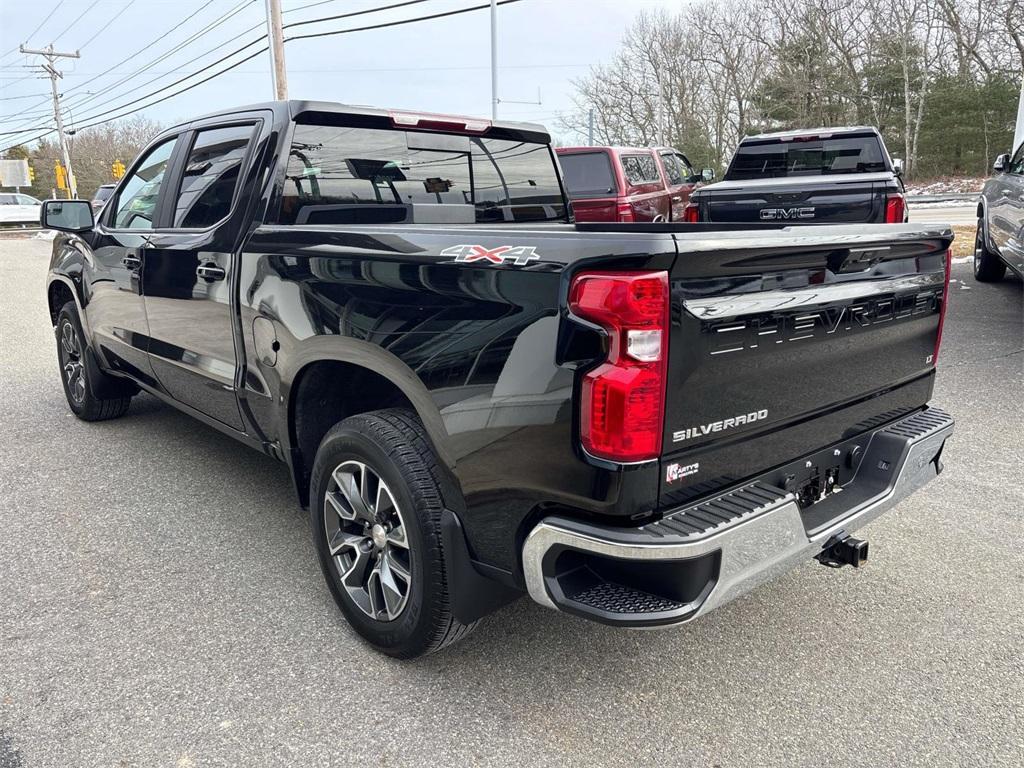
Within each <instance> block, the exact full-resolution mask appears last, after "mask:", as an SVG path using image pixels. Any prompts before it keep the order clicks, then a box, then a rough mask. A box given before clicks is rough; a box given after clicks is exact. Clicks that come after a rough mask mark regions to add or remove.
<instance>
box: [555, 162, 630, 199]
mask: <svg viewBox="0 0 1024 768" xmlns="http://www.w3.org/2000/svg"><path fill="white" fill-rule="evenodd" d="M558 162H559V164H560V165H561V166H562V176H563V178H564V179H565V186H566V187H567V188H568V190H569V197H571V198H574V199H575V198H582V197H601V196H603V195H614V194H616V184H615V174H614V173H612V163H611V160H609V159H608V155H607V153H605V152H580V153H578V154H571V155H559V156H558Z"/></svg>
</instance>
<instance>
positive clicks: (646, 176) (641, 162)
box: [620, 154, 662, 187]
mask: <svg viewBox="0 0 1024 768" xmlns="http://www.w3.org/2000/svg"><path fill="white" fill-rule="evenodd" d="M620 162H621V163H622V172H623V173H624V174H625V176H626V181H627V182H629V183H630V184H631V185H632V186H634V187H639V186H642V185H644V184H661V183H662V181H661V174H660V173H659V172H658V164H657V163H656V162H655V161H654V155H649V154H643V155H640V154H635V155H622V157H621V158H620Z"/></svg>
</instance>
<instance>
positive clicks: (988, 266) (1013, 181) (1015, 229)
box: [974, 144, 1024, 283]
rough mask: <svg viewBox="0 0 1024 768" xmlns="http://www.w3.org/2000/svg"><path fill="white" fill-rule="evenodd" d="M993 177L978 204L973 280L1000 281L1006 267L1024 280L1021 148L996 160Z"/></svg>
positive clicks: (1023, 152) (1023, 147)
mask: <svg viewBox="0 0 1024 768" xmlns="http://www.w3.org/2000/svg"><path fill="white" fill-rule="evenodd" d="M992 170H994V171H995V175H993V176H992V178H991V179H989V180H988V181H986V182H985V187H984V189H982V192H981V199H980V200H979V202H978V229H977V233H976V234H975V238H974V276H975V278H977V279H978V280H980V281H982V282H986V283H988V282H993V281H996V280H1002V279H1003V275H1005V274H1006V268H1007V267H1009V268H1010V269H1011V270H1013V272H1014V273H1016V274H1017V275H1018V276H1019V277H1021V278H1024V144H1021V145H1020V146H1019V147H1017V151H1016V152H1014V153H1013V156H1012V157H1011V156H1010V154H1009V153H1007V154H1005V155H1000V156H999V157H997V158H996V162H995V164H994V165H993V166H992Z"/></svg>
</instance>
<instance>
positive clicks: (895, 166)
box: [892, 157, 903, 176]
mask: <svg viewBox="0 0 1024 768" xmlns="http://www.w3.org/2000/svg"><path fill="white" fill-rule="evenodd" d="M892 172H893V173H895V174H896V175H897V176H902V175H903V160H902V159H900V158H898V157H894V158H893V159H892Z"/></svg>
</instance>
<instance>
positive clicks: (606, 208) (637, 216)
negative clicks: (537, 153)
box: [555, 147, 702, 222]
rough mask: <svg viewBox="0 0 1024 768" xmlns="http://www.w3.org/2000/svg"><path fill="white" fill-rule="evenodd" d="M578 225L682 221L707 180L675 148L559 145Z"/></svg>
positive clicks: (563, 169)
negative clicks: (689, 202)
mask: <svg viewBox="0 0 1024 768" xmlns="http://www.w3.org/2000/svg"><path fill="white" fill-rule="evenodd" d="M555 151H556V152H557V153H558V158H559V162H560V163H561V166H562V173H563V174H564V176H565V184H566V186H567V187H568V191H569V197H570V198H571V199H572V209H573V213H574V214H575V218H576V221H580V222H587V221H606V222H607V221H617V222H642V221H652V222H659V221H673V220H679V219H680V218H681V216H682V214H683V210H684V208H685V207H686V202H687V200H689V198H690V193H691V192H692V191H693V188H694V187H695V186H696V184H697V183H698V182H700V181H701V178H702V177H701V176H700V175H698V174H695V173H694V172H693V168H692V166H691V165H690V161H689V160H687V159H686V156H685V155H683V153H682V152H679V151H678V150H675V149H672V148H670V147H662V148H656V149H650V148H638V147H559V148H558V149H557V150H555Z"/></svg>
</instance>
